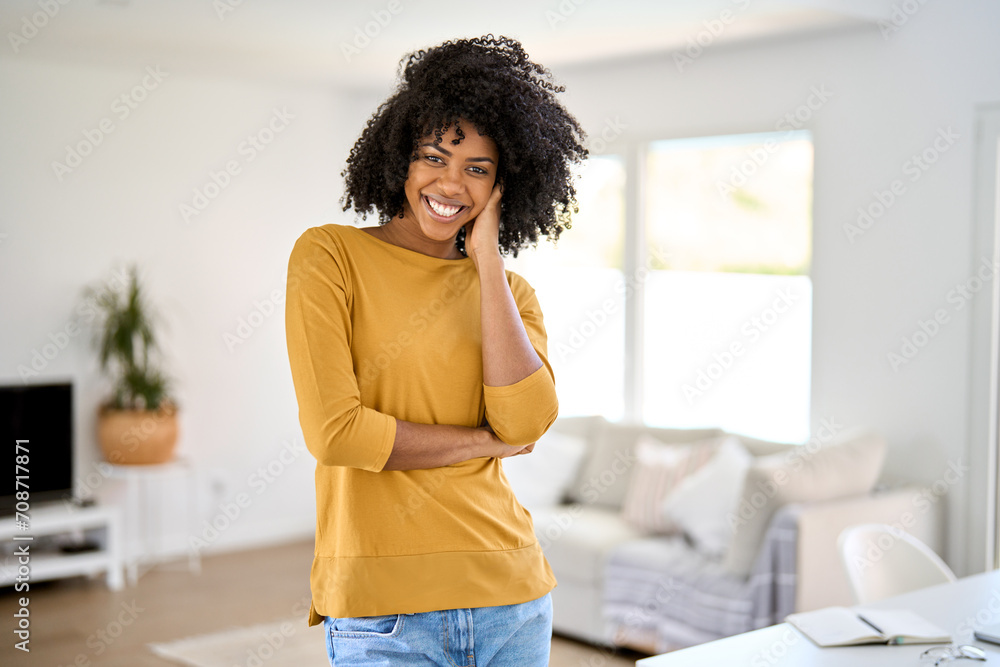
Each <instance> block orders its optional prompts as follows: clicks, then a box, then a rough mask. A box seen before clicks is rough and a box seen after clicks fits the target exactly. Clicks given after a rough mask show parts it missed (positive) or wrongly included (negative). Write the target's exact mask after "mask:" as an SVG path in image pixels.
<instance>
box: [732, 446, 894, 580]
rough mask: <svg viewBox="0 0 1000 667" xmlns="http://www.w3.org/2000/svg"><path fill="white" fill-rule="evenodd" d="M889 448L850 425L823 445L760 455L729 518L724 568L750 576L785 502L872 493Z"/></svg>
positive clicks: (802, 501)
mask: <svg viewBox="0 0 1000 667" xmlns="http://www.w3.org/2000/svg"><path fill="white" fill-rule="evenodd" d="M887 448H888V445H887V443H886V441H885V438H883V437H882V436H880V435H878V434H877V433H874V432H872V431H867V430H864V429H852V430H849V431H846V432H844V433H841V434H840V435H838V436H837V437H836V438H834V439H833V440H832V441H830V442H827V443H824V444H822V445H817V443H816V442H815V441H810V442H809V443H807V444H805V445H802V446H800V447H797V448H796V449H792V450H789V451H786V452H780V453H777V454H771V455H769V456H762V457H760V458H758V459H756V460H755V461H754V462H753V465H751V466H750V469H749V470H747V474H746V481H745V482H744V483H743V490H742V493H741V494H740V500H739V503H738V504H737V506H736V508H735V509H734V511H733V513H732V515H731V516H730V517H729V526H730V528H729V529H730V530H731V531H732V532H733V546H732V549H730V550H729V553H728V554H727V555H726V561H725V565H724V567H725V569H726V570H727V571H729V572H730V573H732V574H735V575H738V576H742V577H745V576H747V575H749V574H750V571H751V570H752V569H753V565H754V561H755V560H756V559H757V552H759V551H760V546H761V544H762V543H763V541H764V534H765V533H766V532H767V526H768V524H769V523H770V522H771V519H772V518H773V517H774V513H775V512H776V511H778V509H779V508H781V507H782V506H784V505H787V504H789V503H810V502H821V501H825V500H835V499H837V498H846V497H849V496H856V495H861V494H866V493H869V492H870V491H871V490H872V488H873V487H874V486H875V483H876V482H877V481H878V478H879V475H880V474H881V472H882V464H883V463H884V462H885V455H886V450H887Z"/></svg>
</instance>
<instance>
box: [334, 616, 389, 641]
mask: <svg viewBox="0 0 1000 667" xmlns="http://www.w3.org/2000/svg"><path fill="white" fill-rule="evenodd" d="M402 625H403V614H387V615H385V616H353V617H346V618H335V619H333V626H332V628H331V630H330V634H331V635H332V636H334V637H394V636H396V635H397V634H399V631H400V630H401V629H402Z"/></svg>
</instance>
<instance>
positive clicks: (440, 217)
mask: <svg viewBox="0 0 1000 667" xmlns="http://www.w3.org/2000/svg"><path fill="white" fill-rule="evenodd" d="M421 199H422V200H423V202H424V207H425V208H426V209H427V212H428V213H429V214H430V216H431V218H432V219H434V220H436V221H437V222H452V221H454V220H455V219H456V218H457V217H458V216H460V215H462V213H463V212H464V211H465V209H466V208H468V207H467V206H453V205H451V204H442V203H441V202H439V201H437V200H435V199H431V198H430V197H428V196H427V195H423V196H421Z"/></svg>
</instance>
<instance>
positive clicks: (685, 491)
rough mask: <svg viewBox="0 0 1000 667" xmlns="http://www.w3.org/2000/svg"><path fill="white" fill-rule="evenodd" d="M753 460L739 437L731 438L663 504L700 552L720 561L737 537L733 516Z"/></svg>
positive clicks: (728, 437) (725, 439) (725, 440)
mask: <svg viewBox="0 0 1000 667" xmlns="http://www.w3.org/2000/svg"><path fill="white" fill-rule="evenodd" d="M752 462H753V457H752V456H751V455H750V452H748V451H747V450H746V447H744V446H743V444H742V443H741V442H740V440H739V438H737V437H736V436H732V435H731V436H727V437H726V438H724V440H723V442H722V445H721V446H720V447H718V449H717V451H716V453H715V456H713V457H712V459H711V460H710V461H709V462H708V463H707V464H706V465H705V466H703V467H702V468H701V469H700V470H698V471H697V472H695V473H693V474H691V475H690V476H689V477H687V478H686V479H684V480H683V481H682V482H681V483H680V485H679V486H678V487H677V489H676V490H675V491H674V492H673V493H672V494H670V496H669V497H668V498H667V499H666V501H665V502H664V505H663V509H664V511H665V514H667V516H669V517H670V518H671V519H672V520H673V521H674V522H675V523H676V524H677V525H678V526H679V527H680V528H681V530H683V531H684V533H685V534H686V535H687V536H688V537H690V538H691V541H692V542H693V543H694V545H695V547H696V548H697V549H698V551H699V552H701V553H702V554H704V555H705V556H708V557H709V558H713V559H719V558H721V556H722V555H723V554H724V553H725V552H726V550H727V549H729V545H730V542H731V541H732V538H733V533H732V530H731V529H730V527H729V520H728V518H729V516H730V515H731V514H732V513H733V511H734V510H735V509H736V506H737V503H738V502H739V500H740V491H741V489H742V488H743V479H744V478H745V477H746V474H747V469H748V468H749V467H750V464H751V463H752Z"/></svg>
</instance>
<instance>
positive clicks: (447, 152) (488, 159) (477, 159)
mask: <svg viewBox="0 0 1000 667" xmlns="http://www.w3.org/2000/svg"><path fill="white" fill-rule="evenodd" d="M420 147H421V148H433V149H434V150H436V151H438V152H440V153H444V154H445V155H446V156H448V157H451V151H450V150H448V149H447V148H442V147H441V146H439V145H437V144H434V143H431V142H427V143H426V144H422V145H421V146H420ZM465 161H466V162H489V163H490V164H496V162H494V160H493V158H491V157H470V158H466V159H465Z"/></svg>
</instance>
